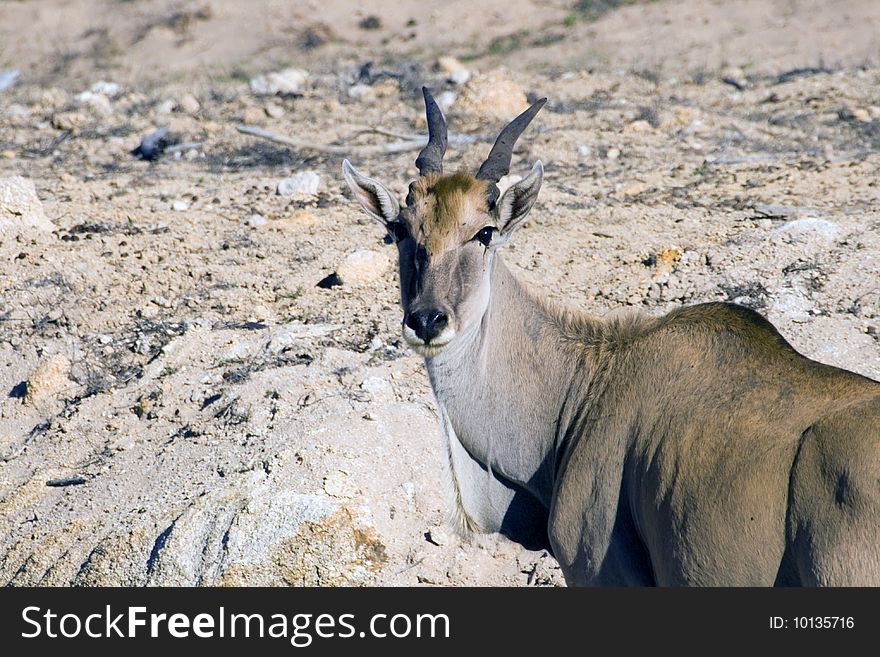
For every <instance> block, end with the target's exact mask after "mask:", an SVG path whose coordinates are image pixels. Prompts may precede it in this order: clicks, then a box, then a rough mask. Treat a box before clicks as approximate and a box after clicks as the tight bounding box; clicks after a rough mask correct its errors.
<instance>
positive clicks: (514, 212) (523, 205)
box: [495, 160, 544, 241]
mask: <svg viewBox="0 0 880 657" xmlns="http://www.w3.org/2000/svg"><path fill="white" fill-rule="evenodd" d="M543 179H544V165H543V164H541V160H538V161H537V162H535V166H533V167H532V170H531V171H530V172H529V175H528V176H526V177H525V178H523V179H522V180H520V181H519V182H518V183H516V184H514V185H511V186H510V187H509V188H508V189H507V191H505V192H504V195H503V196H502V197H501V198H500V199H499V201H498V203H496V204H495V216H496V218H497V220H498V231H499V233H500V235H499V237H502V238H503V239H504V241H507V239H508V238H509V237H510V235H511V234H512V233H513V231H514V230H516V229H517V228H518V227H519V225H520V224H522V222H523V221H524V220H525V218H526V216H527V215H528V214H529V210H531V209H532V206H533V205H534V204H535V201H536V200H537V199H538V192H539V191H540V189H541V181H543Z"/></svg>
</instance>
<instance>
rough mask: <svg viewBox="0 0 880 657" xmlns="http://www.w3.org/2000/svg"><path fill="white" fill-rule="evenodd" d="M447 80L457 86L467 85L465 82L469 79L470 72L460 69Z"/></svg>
mask: <svg viewBox="0 0 880 657" xmlns="http://www.w3.org/2000/svg"><path fill="white" fill-rule="evenodd" d="M449 79H450V80H452V82H453V83H454V84H457V85H459V86H460V85H463V84H467V81H468V80H470V79H471V72H470V71H469V70H467V69H466V68H462V69H459V70H458V71H455V72H454V73H452V74H450V76H449Z"/></svg>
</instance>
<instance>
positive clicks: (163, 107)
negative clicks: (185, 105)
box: [156, 98, 177, 114]
mask: <svg viewBox="0 0 880 657" xmlns="http://www.w3.org/2000/svg"><path fill="white" fill-rule="evenodd" d="M176 108H177V102H176V101H175V100H174V99H173V98H168V99H166V100H163V101H162V102H161V103H159V104H158V105H156V113H157V114H171V112H173V111H174V110H175V109H176Z"/></svg>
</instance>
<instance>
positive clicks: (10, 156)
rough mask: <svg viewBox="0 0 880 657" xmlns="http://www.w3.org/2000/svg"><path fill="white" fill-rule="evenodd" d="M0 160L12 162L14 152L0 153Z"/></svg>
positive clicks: (14, 156) (14, 155)
mask: <svg viewBox="0 0 880 657" xmlns="http://www.w3.org/2000/svg"><path fill="white" fill-rule="evenodd" d="M0 158H2V159H4V160H14V159H15V158H16V154H15V151H10V150H6V151H0Z"/></svg>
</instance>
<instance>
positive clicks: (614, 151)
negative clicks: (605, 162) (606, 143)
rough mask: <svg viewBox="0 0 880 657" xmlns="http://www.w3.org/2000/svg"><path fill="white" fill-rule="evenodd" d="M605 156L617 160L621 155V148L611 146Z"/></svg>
mask: <svg viewBox="0 0 880 657" xmlns="http://www.w3.org/2000/svg"><path fill="white" fill-rule="evenodd" d="M605 157H607V158H608V159H609V160H616V159H617V158H619V157H620V149H619V148H615V147H612V148H609V149H608V152H607V153H605Z"/></svg>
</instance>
